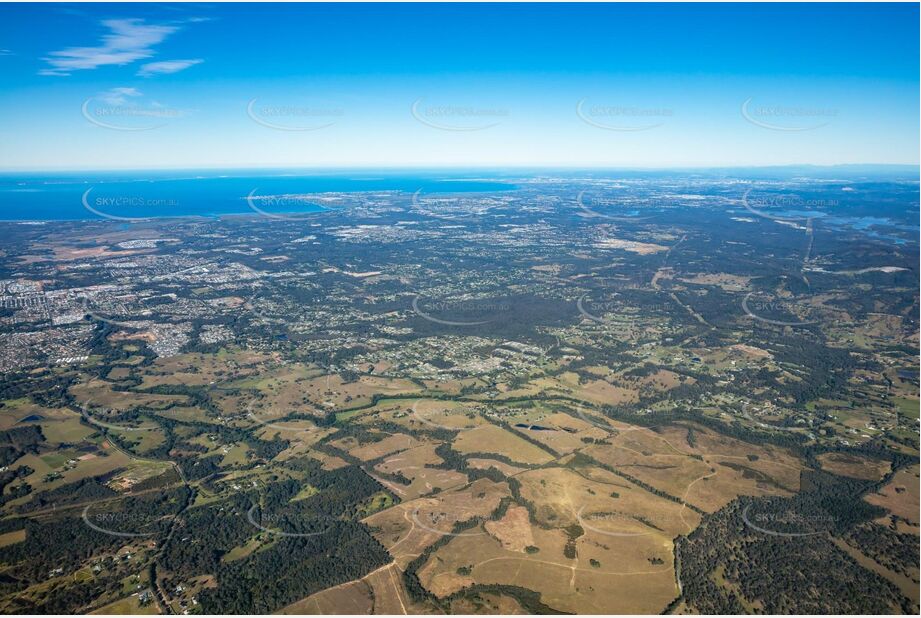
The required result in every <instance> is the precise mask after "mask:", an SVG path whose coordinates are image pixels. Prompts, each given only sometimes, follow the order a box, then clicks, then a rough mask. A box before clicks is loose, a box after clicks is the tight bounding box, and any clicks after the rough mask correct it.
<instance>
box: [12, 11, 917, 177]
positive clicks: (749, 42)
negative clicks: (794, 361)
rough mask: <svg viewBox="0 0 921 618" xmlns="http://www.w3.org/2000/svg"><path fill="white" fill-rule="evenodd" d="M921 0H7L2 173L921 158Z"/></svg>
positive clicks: (670, 164)
mask: <svg viewBox="0 0 921 618" xmlns="http://www.w3.org/2000/svg"><path fill="white" fill-rule="evenodd" d="M917 24H918V6H917V5H915V4H886V5H884V4H841V5H830V4H800V5H789V4H763V5H750V4H746V5H727V4H712V5H698V6H689V5H667V6H666V5H651V4H645V5H627V4H620V5H598V4H582V5H554V4H533V5H520V4H518V5H473V4H455V5H420V4H406V5H380V4H378V5H362V6H356V5H344V4H337V5H299V6H292V5H281V4H274V5H270V4H258V5H214V4H175V5H138V4H95V5H89V4H87V5H43V6H38V5H24V4H21V5H17V4H4V5H0V72H2V75H3V80H2V82H0V143H2V144H3V146H2V148H0V169H4V170H10V169H49V170H50V169H115V168H196V167H198V168H201V167H262V166H264V167H280V166H283V167H301V166H303V167H349V166H356V167H377V166H495V165H499V166H541V165H544V166H574V167H578V166H593V167H598V166H601V167H628V166H629V167H634V166H635V167H675V166H681V167H683V166H736V165H739V166H747V165H783V164H800V163H810V164H821V165H824V164H840V163H907V164H917V163H918V150H919V138H918V134H919V98H918V89H919V65H918V55H919V54H918V51H919V41H918V25H917Z"/></svg>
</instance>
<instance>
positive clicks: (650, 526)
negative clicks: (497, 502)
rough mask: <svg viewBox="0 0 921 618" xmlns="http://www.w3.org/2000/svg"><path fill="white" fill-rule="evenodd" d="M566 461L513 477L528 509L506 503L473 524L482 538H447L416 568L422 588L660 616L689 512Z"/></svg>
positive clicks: (691, 517)
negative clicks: (476, 588) (508, 591)
mask: <svg viewBox="0 0 921 618" xmlns="http://www.w3.org/2000/svg"><path fill="white" fill-rule="evenodd" d="M583 461H584V460H583ZM572 465H573V466H574V467H573V468H568V467H551V468H542V469H539V470H530V471H527V472H523V473H522V474H520V475H518V477H517V479H518V480H519V481H520V482H521V496H522V498H523V499H524V500H526V501H527V502H528V504H530V505H532V506H531V508H532V509H533V510H532V512H531V514H529V510H528V509H526V508H525V507H523V506H515V505H513V506H510V507H509V508H508V510H507V511H506V513H505V515H504V516H503V517H502V519H500V520H498V521H488V522H486V523H485V524H483V526H482V530H483V532H484V533H485V534H480V535H473V534H471V535H466V536H457V537H454V538H453V539H452V540H451V541H450V542H449V543H448V544H447V545H445V546H443V547H441V548H439V549H438V550H437V551H436V552H434V553H433V554H432V556H431V558H430V559H429V560H428V561H427V562H426V564H425V565H424V566H423V567H422V568H421V569H420V571H419V578H420V581H421V582H422V584H423V585H424V586H426V588H428V589H429V590H430V591H431V592H433V593H434V594H435V595H436V596H439V597H444V596H447V595H450V594H452V593H454V592H457V591H459V590H461V589H462V588H464V587H466V586H470V585H473V584H505V585H513V586H520V587H523V588H528V589H531V590H538V591H540V592H541V602H543V603H545V604H547V605H549V606H550V607H552V608H554V609H556V610H559V611H563V612H572V613H647V614H648V613H658V612H661V611H662V609H663V608H665V607H666V606H667V605H668V604H669V603H670V602H671V601H672V600H673V599H674V598H675V597H676V596H677V595H678V589H677V583H676V581H675V576H674V572H673V564H674V556H673V545H672V539H673V538H675V537H676V536H678V535H679V534H683V533H686V532H687V531H688V530H689V529H692V528H694V527H696V526H697V525H698V523H699V521H700V518H699V516H698V515H697V514H696V513H694V512H693V511H691V510H689V509H687V508H685V507H682V505H680V504H676V503H674V502H671V501H669V500H666V499H665V498H661V497H659V496H656V495H655V494H653V493H651V492H649V491H646V490H644V489H642V488H640V487H638V486H636V485H633V484H632V483H629V482H628V481H626V480H624V479H622V478H620V477H618V476H616V475H614V474H612V473H610V472H607V471H605V470H603V469H601V468H598V467H596V466H591V465H589V464H584V465H578V466H576V465H575V464H572ZM532 516H533V517H535V518H536V522H538V523H539V525H537V523H535V522H534V521H532V519H531V518H532Z"/></svg>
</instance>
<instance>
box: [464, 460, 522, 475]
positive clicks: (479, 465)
mask: <svg viewBox="0 0 921 618" xmlns="http://www.w3.org/2000/svg"><path fill="white" fill-rule="evenodd" d="M467 465H468V466H470V467H471V468H476V469H478V470H489V469H490V468H495V469H496V470H498V471H499V472H501V473H503V474H505V475H506V476H514V475H515V474H518V473H519V472H524V471H525V470H527V468H519V467H517V466H512V465H509V464H507V463H505V462H504V461H497V460H495V459H486V458H480V457H471V458H470V459H468V460H467Z"/></svg>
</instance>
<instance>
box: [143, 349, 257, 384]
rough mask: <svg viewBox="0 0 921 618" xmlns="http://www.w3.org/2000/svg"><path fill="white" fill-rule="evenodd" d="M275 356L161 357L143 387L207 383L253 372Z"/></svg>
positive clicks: (242, 353) (149, 369) (230, 352)
mask: <svg viewBox="0 0 921 618" xmlns="http://www.w3.org/2000/svg"><path fill="white" fill-rule="evenodd" d="M273 360H274V356H272V355H269V354H263V353H261V352H250V351H242V350H236V349H234V350H222V351H221V352H218V353H216V354H200V353H189V354H179V355H177V356H169V357H166V358H158V359H156V360H155V361H154V362H153V364H151V365H150V366H149V367H145V368H144V370H143V374H142V380H143V381H142V382H141V387H140V388H142V389H146V388H150V387H152V386H160V385H165V384H178V385H188V386H205V385H208V384H213V383H216V382H227V381H230V380H236V379H240V378H242V377H244V376H248V375H252V374H254V373H256V372H257V371H260V370H262V369H264V368H265V365H267V364H269V363H270V362H272V361H273Z"/></svg>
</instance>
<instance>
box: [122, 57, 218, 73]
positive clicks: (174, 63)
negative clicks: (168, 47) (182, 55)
mask: <svg viewBox="0 0 921 618" xmlns="http://www.w3.org/2000/svg"><path fill="white" fill-rule="evenodd" d="M201 62H204V60H202V59H201V58H196V59H193V60H163V61H161V62H148V63H147V64H144V65H141V70H140V71H138V75H140V76H141V77H150V76H151V75H161V74H169V73H178V72H179V71H182V70H184V69H187V68H189V67H191V66H195V65H196V64H199V63H201Z"/></svg>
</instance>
